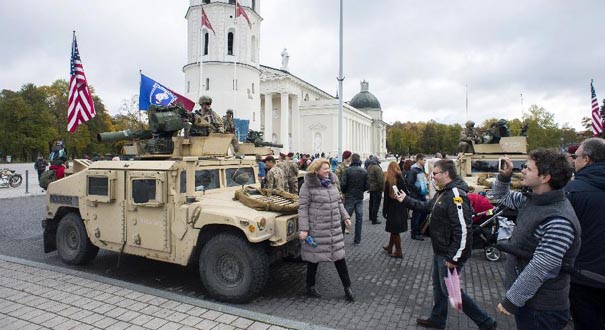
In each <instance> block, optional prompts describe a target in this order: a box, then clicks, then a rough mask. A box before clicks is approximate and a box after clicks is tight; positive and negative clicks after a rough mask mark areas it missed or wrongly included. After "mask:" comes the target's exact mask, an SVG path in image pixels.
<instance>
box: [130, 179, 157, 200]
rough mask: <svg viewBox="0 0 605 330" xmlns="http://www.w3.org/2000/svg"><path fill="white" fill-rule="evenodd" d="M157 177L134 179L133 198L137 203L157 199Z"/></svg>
mask: <svg viewBox="0 0 605 330" xmlns="http://www.w3.org/2000/svg"><path fill="white" fill-rule="evenodd" d="M155 194H156V187H155V179H142V180H132V198H133V199H134V202H135V203H137V204H142V203H147V202H149V201H153V200H155Z"/></svg>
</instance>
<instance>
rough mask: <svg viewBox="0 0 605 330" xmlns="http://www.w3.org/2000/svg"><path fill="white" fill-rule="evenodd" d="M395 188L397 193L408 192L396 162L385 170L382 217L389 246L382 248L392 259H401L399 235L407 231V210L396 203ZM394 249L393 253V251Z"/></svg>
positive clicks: (401, 204)
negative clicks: (385, 221)
mask: <svg viewBox="0 0 605 330" xmlns="http://www.w3.org/2000/svg"><path fill="white" fill-rule="evenodd" d="M393 186H397V191H400V190H403V191H408V189H407V187H406V185H405V180H404V179H403V176H402V175H401V169H399V165H397V163H396V162H390V163H389V167H388V168H387V175H386V178H385V180H384V199H383V200H384V202H383V204H382V216H383V217H384V218H385V219H387V223H386V226H385V231H386V232H388V233H390V236H389V244H388V245H387V246H383V247H382V248H383V249H384V250H385V251H387V253H388V254H389V255H390V256H391V257H393V258H400V259H401V258H403V254H402V253H401V235H399V234H401V233H402V232H405V231H407V230H408V209H407V208H406V207H405V205H403V203H399V202H398V201H397V196H396V195H395V192H394V190H393ZM393 248H395V251H393Z"/></svg>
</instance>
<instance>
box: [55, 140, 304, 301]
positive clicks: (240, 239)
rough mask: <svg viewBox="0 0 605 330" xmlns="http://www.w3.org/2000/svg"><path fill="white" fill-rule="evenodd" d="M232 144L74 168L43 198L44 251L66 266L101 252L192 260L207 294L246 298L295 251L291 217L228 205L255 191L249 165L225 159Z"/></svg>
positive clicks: (177, 145)
mask: <svg viewBox="0 0 605 330" xmlns="http://www.w3.org/2000/svg"><path fill="white" fill-rule="evenodd" d="M231 138H232V135H231V134H211V135H210V137H191V138H184V137H172V141H173V143H174V150H173V153H172V154H171V155H157V154H144V153H142V154H139V156H140V159H138V160H127V161H122V160H121V161H98V162H91V161H89V160H75V161H74V164H73V168H72V170H73V173H72V174H71V175H69V176H67V177H65V178H62V179H60V180H57V181H55V182H52V183H51V184H50V185H49V187H48V190H47V195H46V205H47V212H46V219H45V220H44V221H43V227H44V249H45V252H51V251H54V250H55V249H56V250H58V254H59V256H60V257H61V259H62V260H63V261H64V262H66V263H68V264H83V263H86V262H88V261H90V260H92V259H93V258H94V257H95V256H96V254H97V252H98V250H99V248H101V249H106V250H111V251H115V252H118V253H126V254H131V255H137V256H141V257H145V258H150V259H154V260H160V261H165V262H170V263H175V264H179V265H188V264H191V263H196V262H197V263H198V265H199V272H200V277H201V281H202V284H203V285H204V287H205V288H206V289H207V291H208V293H209V294H210V296H212V297H214V298H216V299H218V300H221V301H227V302H236V303H239V302H246V301H249V300H251V299H252V298H254V297H255V296H257V295H258V294H259V292H260V291H261V290H262V289H263V287H264V285H265V284H266V283H267V280H268V277H269V264H270V263H271V262H272V261H273V260H275V259H277V258H280V257H283V256H292V255H296V254H297V253H298V252H299V245H298V244H299V240H298V239H297V215H296V214H280V213H277V212H269V211H257V210H255V209H252V208H249V207H247V206H245V205H243V204H241V203H240V202H239V201H236V200H234V193H235V191H236V190H238V189H242V188H243V187H244V186H246V187H249V186H252V187H260V184H259V182H258V168H257V166H256V163H255V161H254V160H247V159H235V158H229V157H226V156H225V155H226V152H227V149H228V148H229V144H230V141H231ZM139 149H141V148H139ZM199 155H204V156H199Z"/></svg>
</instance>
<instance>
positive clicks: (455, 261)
mask: <svg viewBox="0 0 605 330" xmlns="http://www.w3.org/2000/svg"><path fill="white" fill-rule="evenodd" d="M433 178H434V180H435V184H436V185H437V186H438V187H439V189H438V190H437V194H435V196H434V197H433V198H432V199H431V200H429V201H428V202H423V201H418V200H415V199H413V198H411V197H409V196H406V194H405V193H404V192H403V191H401V192H400V194H401V197H400V198H399V200H400V201H402V202H403V203H404V204H405V205H406V206H407V207H409V208H412V209H417V210H423V211H425V212H430V215H429V219H428V221H429V222H430V223H429V229H430V235H431V243H432V245H433V253H434V255H433V274H432V275H433V299H434V302H435V305H433V310H432V312H431V316H430V317H429V318H427V319H421V318H419V319H417V320H416V323H417V324H418V325H420V326H422V327H427V328H437V329H444V328H445V323H446V321H447V312H448V293H447V288H446V286H445V283H444V280H443V279H444V278H445V277H447V276H448V269H450V270H452V269H454V268H457V270H458V273H460V272H461V271H462V267H463V266H464V262H465V261H466V260H467V259H468V258H469V257H470V255H471V246H472V232H471V223H472V219H471V217H472V210H471V205H470V202H469V200H468V197H467V196H466V191H467V190H468V186H467V185H466V183H464V181H463V180H462V179H461V178H460V177H459V176H458V174H457V173H456V166H455V164H454V162H453V161H452V160H447V159H442V160H439V161H437V163H436V164H435V167H434V168H433ZM461 295H462V311H463V312H464V313H465V314H466V315H467V316H468V317H470V318H471V319H472V320H473V322H475V324H477V326H478V327H479V329H481V330H483V329H495V328H496V326H497V325H496V321H495V320H494V319H493V318H491V317H490V316H489V315H487V314H486V313H485V312H484V311H483V310H482V309H481V308H479V306H477V304H476V303H475V302H474V301H473V300H472V299H471V297H469V296H467V295H466V293H464V291H462V292H461Z"/></svg>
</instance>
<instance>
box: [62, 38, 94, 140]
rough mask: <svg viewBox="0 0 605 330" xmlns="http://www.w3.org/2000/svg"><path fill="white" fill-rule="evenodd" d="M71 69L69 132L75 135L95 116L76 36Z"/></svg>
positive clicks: (68, 105)
mask: <svg viewBox="0 0 605 330" xmlns="http://www.w3.org/2000/svg"><path fill="white" fill-rule="evenodd" d="M70 64H71V69H70V79H69V97H68V101H67V130H68V131H69V132H70V133H73V132H74V131H75V130H76V128H78V125H80V124H83V123H85V122H86V121H88V120H90V119H91V118H93V117H94V116H95V114H96V113H95V107H94V104H93V102H92V95H91V94H90V90H89V89H88V82H87V81H86V75H85V74H84V67H83V66H82V61H81V60H80V52H79V51H78V43H77V41H76V34H75V33H74V40H73V43H72V45H71V63H70Z"/></svg>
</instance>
